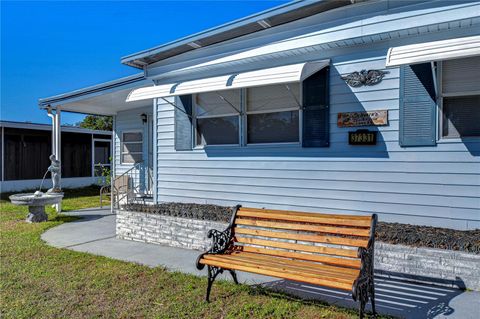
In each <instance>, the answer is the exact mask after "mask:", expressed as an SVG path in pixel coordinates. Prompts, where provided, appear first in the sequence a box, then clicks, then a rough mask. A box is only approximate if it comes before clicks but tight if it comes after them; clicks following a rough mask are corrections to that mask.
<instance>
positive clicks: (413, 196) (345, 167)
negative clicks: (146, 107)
mask: <svg viewBox="0 0 480 319" xmlns="http://www.w3.org/2000/svg"><path fill="white" fill-rule="evenodd" d="M361 8H362V10H365V11H368V10H367V9H366V8H367V7H366V6H361ZM436 10H437V11H439V12H440V13H439V14H442V15H445V14H448V12H447V11H448V10H439V9H438V8H437V9H436ZM475 10H477V11H478V6H477V7H476V9H475ZM401 11H402V10H400V9H397V11H396V12H397V13H396V16H395V19H396V21H397V22H396V23H399V24H402V23H405V21H406V20H405V21H402V19H403V18H402V17H404V18H405V19H408V18H409V12H408V11H405V12H401ZM398 12H401V13H398ZM384 13H385V12H384ZM422 13H423V14H425V15H428V18H429V19H432V14H430V13H429V11H428V10H420V11H418V12H416V13H415V16H416V18H417V19H422V17H421V15H422ZM386 14H387V13H385V14H382V19H383V20H386V19H387V18H386ZM379 15H380V13H379ZM399 15H400V17H399ZM315 19H316V18H312V19H311V20H312V21H315ZM392 19H393V18H392ZM299 23H300V22H299ZM301 23H304V22H301ZM429 23H430V22H429ZM304 27H305V28H306V29H308V30H309V31H310V32H312V31H313V28H314V27H313V26H309V27H307V26H304ZM320 27H321V25H319V26H318V28H320ZM354 27H355V31H351V36H352V38H354V37H356V36H359V35H360V34H357V33H356V32H359V31H358V30H357V29H358V28H357V26H356V25H353V26H352V30H353V29H354ZM282 28H283V29H285V28H286V27H282ZM446 29H448V26H447V27H446ZM269 32H270V31H269ZM342 32H344V33H346V32H348V27H346V28H344V29H343V30H342ZM445 32H447V33H448V30H446V31H445ZM459 32H460V31H458V30H455V31H452V36H455V35H457V34H458V33H459ZM471 32H472V30H471V29H468V28H467V29H466V31H465V33H466V34H469V33H471ZM285 33H288V31H285ZM447 33H446V34H447ZM444 36H445V34H444ZM422 39H424V40H425V41H429V36H422ZM276 40H277V41H279V40H280V39H279V38H278V36H276ZM239 41H240V40H239ZM252 41H253V40H252ZM419 41H420V40H419ZM235 43H236V42H235V41H234V42H233V43H230V44H229V45H230V46H231V47H232V50H238V45H236V44H235ZM399 43H404V40H403V39H398V40H389V41H384V42H380V43H376V44H372V45H371V46H365V45H361V46H358V47H350V48H348V49H331V50H325V51H323V52H322V53H321V54H319V56H318V59H323V58H330V59H331V61H332V65H331V72H330V147H328V148H312V149H307V148H302V147H300V146H299V145H269V146H247V147H208V148H205V149H194V150H193V151H178V152H177V151H175V149H174V109H173V107H172V106H171V105H170V104H168V103H165V102H163V101H158V102H159V104H158V105H157V112H156V139H157V140H156V142H157V149H156V152H157V154H156V160H157V162H156V166H157V168H156V174H157V185H156V194H157V200H158V201H159V202H169V201H180V202H196V203H214V204H222V205H235V204H238V203H240V204H243V205H246V206H253V207H267V208H278V209H296V210H304V211H317V212H325V213H345V214H347V213H353V214H365V213H377V214H379V218H380V220H381V221H398V222H406V223H417V224H428V225H436V226H446V227H452V228H460V229H466V228H475V227H480V139H478V138H472V139H465V140H460V139H456V140H440V141H438V144H437V145H436V146H434V147H415V148H402V147H400V145H399V99H400V96H399V94H400V93H399V84H400V79H399V69H398V68H393V69H388V70H386V69H385V56H386V53H387V50H388V48H389V47H390V46H394V45H398V44H399ZM207 49H208V48H207ZM218 50H219V52H226V51H228V50H227V49H225V48H220V49H218ZM199 54H200V53H197V52H195V53H192V55H199ZM312 57H313V56H309V58H312ZM197 59H199V60H201V59H202V58H201V57H198V56H197ZM175 61H176V63H178V64H182V63H184V64H187V63H188V62H185V61H183V62H182V61H181V57H180V58H175ZM166 67H167V66H166ZM158 69H161V66H158V65H157V66H156V70H158ZM362 69H367V70H368V69H380V70H386V71H389V73H388V74H387V75H386V76H385V78H384V80H383V81H382V82H381V83H380V84H378V85H375V86H364V87H361V88H351V87H349V86H347V85H346V84H345V83H344V81H343V80H341V79H340V75H344V74H348V73H350V72H353V71H360V70H362ZM172 102H173V99H172ZM379 109H386V110H388V111H389V125H388V126H382V127H370V129H373V130H378V142H377V145H375V146H351V145H348V131H351V130H355V129H357V128H339V127H337V113H339V112H350V111H364V110H367V111H368V110H379Z"/></svg>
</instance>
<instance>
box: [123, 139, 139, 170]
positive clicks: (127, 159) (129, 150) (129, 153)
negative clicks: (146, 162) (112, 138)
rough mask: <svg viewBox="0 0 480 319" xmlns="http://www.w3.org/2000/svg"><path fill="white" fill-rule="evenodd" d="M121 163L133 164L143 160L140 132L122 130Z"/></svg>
mask: <svg viewBox="0 0 480 319" xmlns="http://www.w3.org/2000/svg"><path fill="white" fill-rule="evenodd" d="M121 147H122V149H121V150H122V153H121V162H122V164H135V163H139V162H141V161H142V160H143V134H142V132H123V134H122V145H121Z"/></svg>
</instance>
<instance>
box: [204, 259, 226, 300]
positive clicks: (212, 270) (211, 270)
mask: <svg viewBox="0 0 480 319" xmlns="http://www.w3.org/2000/svg"><path fill="white" fill-rule="evenodd" d="M222 272H223V269H221V268H218V267H214V266H208V283H207V296H206V297H205V301H207V302H210V291H211V290H212V285H213V282H214V281H215V278H217V276H218V275H219V274H221V273H222Z"/></svg>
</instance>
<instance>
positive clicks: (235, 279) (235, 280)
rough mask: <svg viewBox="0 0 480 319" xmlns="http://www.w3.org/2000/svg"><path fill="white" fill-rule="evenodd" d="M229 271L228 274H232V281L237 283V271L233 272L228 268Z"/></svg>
mask: <svg viewBox="0 0 480 319" xmlns="http://www.w3.org/2000/svg"><path fill="white" fill-rule="evenodd" d="M229 272H230V275H232V278H233V282H234V283H236V284H237V285H238V279H237V273H236V272H235V270H229Z"/></svg>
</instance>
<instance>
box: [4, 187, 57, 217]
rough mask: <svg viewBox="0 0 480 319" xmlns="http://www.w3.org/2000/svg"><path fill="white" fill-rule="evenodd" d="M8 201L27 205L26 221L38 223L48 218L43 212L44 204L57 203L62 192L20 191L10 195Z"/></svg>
mask: <svg viewBox="0 0 480 319" xmlns="http://www.w3.org/2000/svg"><path fill="white" fill-rule="evenodd" d="M9 198H10V201H11V202H12V204H14V205H28V212H29V214H28V216H27V219H26V221H27V222H29V223H40V222H44V221H47V220H48V215H47V213H45V205H53V204H58V203H60V201H61V200H62V198H63V193H42V192H40V191H36V192H35V193H22V194H14V195H11V196H10V197H9Z"/></svg>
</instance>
